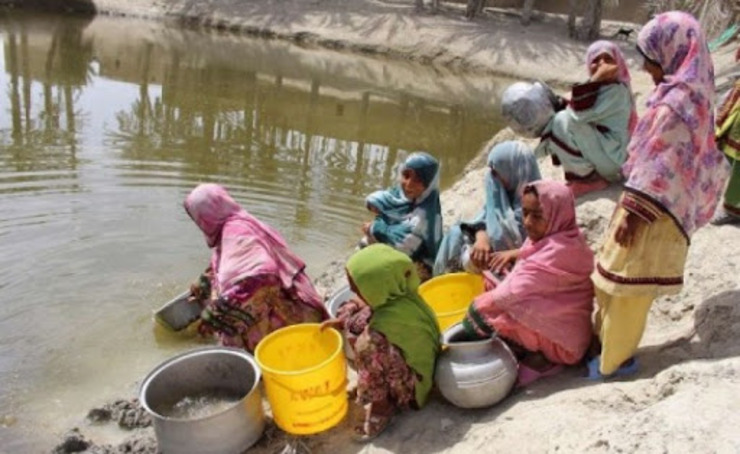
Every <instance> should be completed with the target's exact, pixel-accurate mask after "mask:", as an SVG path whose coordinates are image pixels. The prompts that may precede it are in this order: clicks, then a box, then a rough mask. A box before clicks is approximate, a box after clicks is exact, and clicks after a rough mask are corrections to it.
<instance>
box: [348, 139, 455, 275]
mask: <svg viewBox="0 0 740 454" xmlns="http://www.w3.org/2000/svg"><path fill="white" fill-rule="evenodd" d="M365 204H366V206H367V208H368V210H370V211H371V212H373V213H374V214H375V215H376V216H375V220H374V221H372V222H368V223H366V224H365V225H364V226H363V227H362V230H363V232H364V233H365V235H366V241H367V242H368V243H375V242H378V243H384V244H388V245H390V246H393V247H394V248H396V249H397V250H399V251H401V252H403V253H404V254H406V255H408V256H409V257H411V259H412V260H413V261H414V263H416V265H417V268H418V272H419V276H420V277H421V279H422V281H424V280H426V279H428V278H429V277H430V276H431V270H432V266H434V258H435V257H436V256H437V248H438V246H439V242H440V241H441V240H442V208H441V206H440V203H439V162H437V160H436V159H435V158H434V157H433V156H432V155H430V154H428V153H424V152H415V153H411V154H410V155H409V157H408V158H406V161H404V163H403V165H402V166H401V169H400V174H399V176H398V184H397V185H395V186H393V187H392V188H390V189H388V190H384V191H376V192H373V193H372V194H370V195H369V196H367V199H365Z"/></svg>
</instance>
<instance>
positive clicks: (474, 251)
mask: <svg viewBox="0 0 740 454" xmlns="http://www.w3.org/2000/svg"><path fill="white" fill-rule="evenodd" d="M488 168H489V170H490V172H486V177H485V179H486V203H485V205H484V206H483V209H482V210H481V211H480V213H479V214H478V216H476V218H475V219H472V220H470V221H466V222H460V223H458V224H455V225H454V226H452V228H451V229H450V231H449V232H448V233H447V234H446V235H445V237H444V239H443V240H442V244H440V246H439V252H438V253H437V258H436V260H435V262H434V275H435V276H437V275H440V274H443V273H447V272H454V271H460V270H463V269H464V270H466V271H469V272H473V273H479V272H480V271H481V270H482V269H487V268H489V264H490V263H491V260H492V259H493V256H494V254H495V253H501V252H503V251H510V250H514V249H518V248H519V247H520V246H521V245H522V243H523V242H524V239H525V238H526V234H525V233H524V227H523V226H522V204H521V196H522V188H523V187H524V186H526V185H527V184H528V183H531V182H532V181H536V180H539V179H540V178H541V177H540V169H539V167H538V166H537V160H536V159H535V157H534V154H533V153H532V150H531V149H530V148H529V147H528V146H527V145H526V144H524V143H522V142H518V141H507V142H502V143H499V144H497V145H495V146H494V147H493V148H492V149H491V151H490V153H489V154H488Z"/></svg>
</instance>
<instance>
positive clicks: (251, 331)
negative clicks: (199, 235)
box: [184, 184, 327, 353]
mask: <svg viewBox="0 0 740 454" xmlns="http://www.w3.org/2000/svg"><path fill="white" fill-rule="evenodd" d="M184 205H185V211H187V213H188V215H190V217H191V218H192V219H193V221H194V222H195V224H196V225H197V226H198V227H199V228H200V230H201V231H202V232H203V235H204V236H205V239H206V244H207V245H208V247H210V248H212V249H213V254H212V256H211V263H210V266H209V267H208V269H207V270H206V273H205V274H204V275H203V276H201V279H200V281H199V284H197V285H195V286H193V288H192V289H191V291H192V293H193V296H194V297H195V298H197V299H199V300H200V301H201V302H202V304H203V305H204V306H205V308H204V309H203V312H202V314H201V321H202V323H201V328H200V330H201V333H202V334H206V335H207V334H211V333H215V334H216V335H217V336H218V339H219V341H220V342H221V344H222V345H225V346H229V347H240V348H244V349H246V350H247V351H249V352H250V353H251V352H253V351H254V349H255V347H257V343H258V342H259V341H260V340H262V338H263V337H265V336H266V335H267V334H269V333H271V332H272V331H275V330H276V329H278V328H282V327H283V326H287V325H293V324H296V323H309V322H313V323H316V322H320V321H322V320H325V319H326V318H327V313H326V310H325V309H324V306H323V304H322V303H321V297H320V296H319V295H318V293H316V290H315V289H314V287H313V285H312V284H311V281H310V280H309V278H308V276H306V273H305V272H304V270H305V267H306V265H305V264H304V263H303V261H302V260H301V259H299V258H298V257H297V256H295V255H294V254H293V253H292V252H291V251H290V250H289V249H288V246H287V244H286V243H285V240H283V238H282V237H281V236H280V234H279V233H278V232H277V231H276V230H274V229H273V228H272V227H270V226H268V225H267V224H264V223H262V222H261V221H259V220H258V219H257V218H255V217H254V216H252V215H251V214H249V213H247V212H246V211H245V210H244V209H243V208H242V207H240V206H239V204H237V203H236V201H234V199H232V198H231V196H230V195H229V193H228V192H226V189H224V188H223V187H221V186H219V185H216V184H201V185H199V186H198V187H196V188H195V189H193V191H192V192H191V193H190V194H189V195H188V196H187V198H186V199H185V204H184Z"/></svg>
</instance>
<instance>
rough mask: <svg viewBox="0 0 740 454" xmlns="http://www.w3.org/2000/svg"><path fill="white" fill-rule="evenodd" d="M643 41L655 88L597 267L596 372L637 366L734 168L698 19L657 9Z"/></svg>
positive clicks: (593, 372) (633, 144)
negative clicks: (645, 339) (719, 130)
mask: <svg viewBox="0 0 740 454" xmlns="http://www.w3.org/2000/svg"><path fill="white" fill-rule="evenodd" d="M637 49H638V51H639V52H640V53H641V54H642V56H643V58H644V64H643V67H644V69H645V70H646V71H647V72H648V73H649V74H650V75H651V76H652V78H653V82H654V83H655V90H654V91H653V93H652V94H651V95H650V97H649V98H648V101H647V110H646V112H645V115H643V116H642V118H640V121H639V122H638V124H637V128H636V129H635V133H634V134H633V136H632V140H631V141H630V144H629V147H628V150H629V159H628V161H627V162H626V163H625V165H624V168H623V172H624V174H625V176H626V177H627V182H626V183H625V188H624V192H623V193H622V196H621V197H620V199H619V202H618V205H617V208H616V210H615V212H614V214H613V215H612V219H611V223H610V225H609V229H608V231H607V234H606V240H605V242H604V245H603V246H602V248H601V251H600V253H599V259H598V264H597V266H596V271H595V272H594V274H593V281H594V285H595V287H596V299H597V302H598V306H599V311H598V314H597V317H596V328H597V332H598V334H599V337H600V339H601V344H602V352H601V355H600V356H599V357H597V358H594V360H592V361H591V362H590V363H589V375H590V376H591V377H592V378H602V377H606V376H610V375H612V374H620V375H623V374H626V373H630V372H633V371H636V370H637V364H636V362H635V361H634V360H633V358H632V355H633V354H634V352H635V351H636V350H637V346H638V345H639V343H640V339H641V338H642V334H643V331H644V330H645V323H646V320H647V316H648V313H649V312H650V306H651V305H652V302H653V300H655V298H656V297H658V296H661V295H672V294H676V293H678V292H679V291H680V290H681V287H682V286H683V274H684V265H685V263H686V255H687V253H688V249H689V239H690V238H691V235H692V234H693V233H694V232H695V231H696V230H697V229H698V228H700V227H701V226H703V225H704V224H706V223H707V222H708V221H709V220H710V219H711V217H712V214H713V213H714V209H715V208H716V206H717V200H718V199H719V196H720V194H721V193H722V190H723V189H724V184H725V181H726V179H727V175H728V170H729V169H728V165H727V163H726V162H725V160H724V157H723V156H722V153H720V152H719V150H717V145H716V143H715V141H714V130H713V126H714V121H713V118H712V112H713V99H714V95H715V92H714V69H713V66H712V60H711V58H710V55H709V49H708V47H707V43H706V40H705V38H704V34H703V33H702V31H701V29H700V27H699V23H698V22H697V20H696V19H694V18H693V17H692V16H691V15H690V14H687V13H684V12H680V11H672V12H668V13H663V14H659V15H658V16H656V17H655V18H654V19H652V20H651V21H650V22H648V23H647V24H645V26H644V27H643V28H642V30H641V31H640V34H639V36H638V38H637Z"/></svg>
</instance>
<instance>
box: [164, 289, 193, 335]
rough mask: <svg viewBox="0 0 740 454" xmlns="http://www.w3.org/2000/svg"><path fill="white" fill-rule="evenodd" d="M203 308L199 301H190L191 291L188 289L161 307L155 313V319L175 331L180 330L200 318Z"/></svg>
mask: <svg viewBox="0 0 740 454" xmlns="http://www.w3.org/2000/svg"><path fill="white" fill-rule="evenodd" d="M202 310H203V308H202V307H201V306H200V304H199V303H198V302H197V301H190V291H187V292H185V293H183V294H181V295H178V296H176V297H175V298H173V299H172V300H170V301H169V302H167V303H166V304H164V305H163V306H162V307H160V308H159V309H158V310H157V312H155V313H154V320H155V321H157V322H158V323H159V324H161V325H163V326H165V327H166V328H169V329H171V330H173V331H180V330H183V329H185V328H187V327H188V326H189V325H190V324H191V323H193V322H194V321H196V320H198V319H199V318H200V313H201V311H202Z"/></svg>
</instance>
